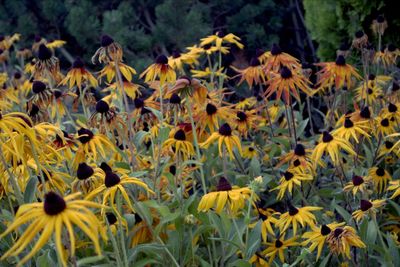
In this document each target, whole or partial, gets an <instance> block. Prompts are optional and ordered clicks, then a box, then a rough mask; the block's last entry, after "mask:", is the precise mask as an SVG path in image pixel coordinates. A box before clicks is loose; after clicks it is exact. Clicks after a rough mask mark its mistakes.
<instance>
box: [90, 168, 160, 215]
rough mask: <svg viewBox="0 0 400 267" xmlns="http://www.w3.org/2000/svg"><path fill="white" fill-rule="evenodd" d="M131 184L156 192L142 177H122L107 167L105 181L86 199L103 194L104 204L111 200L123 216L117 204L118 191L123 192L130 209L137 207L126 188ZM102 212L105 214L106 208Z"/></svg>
mask: <svg viewBox="0 0 400 267" xmlns="http://www.w3.org/2000/svg"><path fill="white" fill-rule="evenodd" d="M129 184H132V185H137V186H139V187H141V188H143V189H144V190H145V191H146V193H151V194H154V192H153V191H152V190H151V189H150V188H149V187H148V185H147V184H146V183H144V182H143V181H141V180H140V179H138V178H135V177H129V176H127V175H125V174H123V175H122V176H121V177H120V176H119V175H118V174H117V173H116V172H114V171H112V170H110V169H108V168H107V169H106V171H105V177H104V183H103V184H102V185H100V186H99V187H97V188H96V189H94V190H93V191H91V192H90V193H89V194H87V195H86V197H85V199H87V200H91V199H93V198H95V197H96V196H98V195H100V194H101V195H102V203H103V205H105V204H106V203H107V202H109V204H110V206H111V207H112V208H113V210H114V212H115V213H116V214H118V217H121V214H120V213H119V211H118V209H117V206H116V205H115V197H116V194H117V193H118V192H120V193H121V195H122V198H123V199H124V200H125V204H126V205H128V207H129V209H130V210H131V211H132V212H135V209H134V208H133V206H132V202H131V200H130V198H129V195H128V193H127V189H126V187H127V186H128V185H129ZM101 212H102V214H104V212H105V208H102V209H101Z"/></svg>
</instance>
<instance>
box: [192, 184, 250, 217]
mask: <svg viewBox="0 0 400 267" xmlns="http://www.w3.org/2000/svg"><path fill="white" fill-rule="evenodd" d="M250 196H251V189H250V188H249V187H242V188H238V187H235V186H234V187H232V186H231V184H230V183H229V181H228V180H227V179H226V178H225V177H221V178H220V179H219V181H218V185H217V191H215V192H210V193H207V194H205V195H204V196H203V197H202V198H201V200H200V203H199V206H198V207H197V210H198V211H199V212H200V211H201V212H207V211H208V210H210V209H212V208H215V212H216V213H218V214H220V213H221V212H222V210H223V208H224V207H226V208H227V209H228V211H229V212H230V213H231V214H232V215H235V214H237V213H238V211H239V210H241V209H243V208H244V207H245V202H246V200H248V199H249V198H250Z"/></svg>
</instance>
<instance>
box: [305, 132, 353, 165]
mask: <svg viewBox="0 0 400 267" xmlns="http://www.w3.org/2000/svg"><path fill="white" fill-rule="evenodd" d="M341 149H343V150H345V151H346V152H348V153H349V154H351V155H353V156H355V155H356V152H354V150H353V148H352V147H351V144H350V143H349V142H348V141H346V140H344V139H342V138H339V137H337V136H332V135H331V134H330V133H329V132H327V131H324V132H323V133H322V136H321V138H320V143H319V144H318V145H317V146H316V147H315V148H314V150H313V153H312V155H311V158H312V161H313V165H314V168H315V167H316V165H317V162H318V161H319V160H320V159H321V157H322V155H323V154H324V152H326V153H327V154H328V155H329V157H330V158H331V160H332V163H333V164H335V165H337V164H338V163H339V161H340V150H341Z"/></svg>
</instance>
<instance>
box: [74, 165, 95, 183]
mask: <svg viewBox="0 0 400 267" xmlns="http://www.w3.org/2000/svg"><path fill="white" fill-rule="evenodd" d="M93 173H94V170H93V168H92V167H90V166H89V165H87V164H86V163H85V162H82V163H79V166H78V170H77V171H76V176H77V177H78V179H79V180H86V179H87V178H89V177H90V176H92V175H93Z"/></svg>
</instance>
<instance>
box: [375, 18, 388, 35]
mask: <svg viewBox="0 0 400 267" xmlns="http://www.w3.org/2000/svg"><path fill="white" fill-rule="evenodd" d="M387 27H388V24H387V21H386V19H385V17H384V16H383V15H379V16H378V17H377V18H376V19H374V20H373V21H372V25H371V29H372V32H373V33H375V34H376V35H383V34H384V33H385V30H386V29H387Z"/></svg>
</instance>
